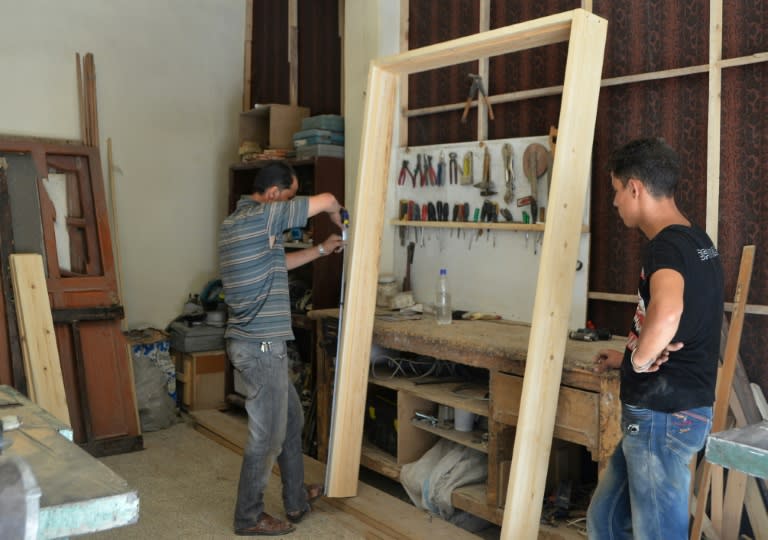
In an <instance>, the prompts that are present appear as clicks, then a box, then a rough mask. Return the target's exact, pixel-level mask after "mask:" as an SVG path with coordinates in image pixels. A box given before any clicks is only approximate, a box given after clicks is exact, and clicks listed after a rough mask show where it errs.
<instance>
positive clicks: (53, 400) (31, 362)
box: [10, 253, 71, 425]
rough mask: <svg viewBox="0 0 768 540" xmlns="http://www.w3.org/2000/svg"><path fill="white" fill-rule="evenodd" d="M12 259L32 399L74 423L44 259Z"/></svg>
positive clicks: (29, 256) (21, 256) (16, 256)
mask: <svg viewBox="0 0 768 540" xmlns="http://www.w3.org/2000/svg"><path fill="white" fill-rule="evenodd" d="M10 258H11V277H12V279H13V294H14V296H15V298H16V318H17V319H18V321H19V335H20V338H21V350H22V353H23V355H24V369H25V371H26V372H27V373H26V374H27V382H28V390H29V398H30V399H31V400H32V401H34V402H35V403H37V404H38V405H39V406H40V407H42V408H43V409H45V410H46V411H48V412H49V413H51V414H52V415H53V416H55V417H56V418H58V419H59V420H61V421H62V422H64V423H65V424H67V425H71V422H70V419H69V408H68V407H67V398H66V395H65V394H64V379H63V378H62V374H61V364H60V363H59V350H58V349H57V348H56V334H55V332H54V328H53V316H52V315H51V304H50V302H49V301H48V286H47V285H46V282H45V272H44V271H43V258H42V256H40V255H38V254H37V253H24V254H14V255H11V257H10Z"/></svg>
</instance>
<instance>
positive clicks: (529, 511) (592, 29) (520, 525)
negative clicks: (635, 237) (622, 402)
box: [501, 10, 608, 540]
mask: <svg viewBox="0 0 768 540" xmlns="http://www.w3.org/2000/svg"><path fill="white" fill-rule="evenodd" d="M607 26H608V25H607V21H605V20H604V19H601V18H600V17H597V16H595V15H592V14H591V13H589V12H586V11H584V10H577V11H576V12H575V13H574V17H573V24H572V26H571V34H570V40H569V46H568V57H567V61H566V70H565V84H564V86H565V89H564V91H563V99H562V105H561V110H560V119H559V122H558V130H559V131H558V137H557V149H558V151H557V153H556V154H555V157H554V164H553V173H552V190H551V193H550V195H551V198H550V201H549V208H550V209H552V210H554V211H555V212H557V216H558V219H557V220H547V224H546V229H545V231H544V242H543V246H542V251H541V263H540V269H539V277H538V280H537V284H536V301H535V304H534V307H533V318H532V324H531V336H530V341H529V344H528V360H527V361H526V367H525V377H524V379H523V393H522V398H521V405H520V413H521V414H520V417H519V421H518V424H517V433H516V436H515V446H514V450H513V453H512V468H511V470H510V482H509V489H508V490H507V503H506V507H505V512H504V524H503V526H502V534H501V538H503V539H505V540H511V539H513V538H515V539H520V538H523V539H525V538H536V534H537V531H538V528H539V518H540V516H541V509H542V501H543V499H544V486H545V481H546V475H547V465H548V463H549V452H550V448H551V443H552V435H553V432H554V427H555V414H556V410H557V396H558V393H559V389H560V379H561V374H562V369H563V357H564V354H565V342H566V340H567V334H568V320H569V316H570V310H571V302H572V293H573V278H572V276H573V272H572V269H573V268H574V267H575V266H576V262H577V258H578V245H579V235H580V232H579V228H580V225H581V221H582V216H583V211H584V204H585V199H586V194H587V189H588V186H589V180H590V173H591V154H592V152H591V150H592V140H593V138H594V127H595V121H596V116H597V102H598V95H599V91H600V74H601V72H602V66H603V52H604V49H605V38H606V31H607ZM566 171H567V172H566ZM566 276H568V277H566Z"/></svg>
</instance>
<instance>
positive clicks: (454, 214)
mask: <svg viewBox="0 0 768 540" xmlns="http://www.w3.org/2000/svg"><path fill="white" fill-rule="evenodd" d="M459 208H461V205H460V204H458V203H456V204H454V205H453V212H451V221H453V222H454V223H455V222H457V221H459ZM450 236H451V237H453V229H451V234H450ZM458 236H459V231H458V230H457V231H456V237H457V238H458Z"/></svg>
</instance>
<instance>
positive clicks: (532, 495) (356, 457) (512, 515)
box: [326, 9, 607, 538]
mask: <svg viewBox="0 0 768 540" xmlns="http://www.w3.org/2000/svg"><path fill="white" fill-rule="evenodd" d="M606 32H607V21H606V20H605V19H602V18H600V17H597V16H595V15H593V14H592V13H590V12H588V11H586V10H583V9H576V10H573V11H569V12H565V13H559V14H556V15H551V16H548V17H543V18H540V19H536V20H532V21H527V22H524V23H520V24H514V25H511V26H507V27H504V28H498V29H494V30H490V31H487V32H481V33H478V34H475V35H473V36H467V37H462V38H459V39H455V40H452V41H447V42H444V43H439V44H436V45H430V46H427V47H423V48H420V49H415V50H412V51H408V52H405V53H402V54H399V55H395V56H392V57H388V58H382V59H379V60H374V61H372V62H371V66H370V71H369V75H368V86H367V100H366V106H365V118H364V124H363V137H362V150H361V156H360V162H359V168H358V178H357V182H358V189H357V194H356V201H355V206H354V208H355V209H356V212H355V214H356V215H355V216H354V218H353V220H352V233H351V246H350V247H351V249H350V255H349V256H350V262H349V269H348V272H347V274H348V289H347V291H348V293H349V294H348V295H347V300H346V302H345V306H344V312H343V316H342V324H341V328H340V336H339V339H340V340H341V341H340V348H339V350H340V354H339V358H338V359H337V371H336V386H335V388H336V391H335V393H334V409H333V418H332V424H331V437H330V441H331V444H330V455H329V461H328V468H327V476H326V492H327V493H328V495H329V496H331V497H349V496H354V495H355V494H356V493H357V480H358V472H359V465H360V453H361V449H362V432H363V412H364V409H365V393H366V387H367V377H368V363H369V362H368V359H369V356H370V347H371V341H372V334H373V318H374V310H375V301H376V284H377V277H378V271H379V259H380V255H381V242H380V240H381V232H382V229H383V226H384V208H385V206H386V205H385V202H386V193H387V189H386V188H387V181H388V179H389V178H391V177H392V175H391V174H390V170H389V165H390V161H391V160H390V154H391V149H392V133H393V123H394V119H395V118H396V117H397V116H398V114H399V113H398V111H396V107H395V103H396V97H397V91H398V89H399V88H400V87H401V78H402V77H403V76H405V75H407V74H409V73H416V72H420V71H426V70H429V69H436V68H440V67H445V66H448V65H453V64H457V63H462V62H467V61H471V60H475V59H478V58H482V57H487V56H496V55H501V54H506V53H511V52H515V51H520V50H525V49H530V48H534V47H541V46H544V45H549V44H552V43H559V42H563V41H568V42H569V47H568V58H567V63H566V70H565V80H564V85H563V98H562V105H561V109H560V118H559V122H558V126H559V128H560V131H559V135H558V150H559V151H558V152H557V155H556V156H555V161H554V168H553V175H552V199H551V201H550V206H551V207H552V208H556V209H557V213H556V215H557V219H554V220H547V224H546V226H545V231H544V242H543V247H542V253H541V265H540V270H539V276H538V282H537V288H536V300H535V304H534V308H533V320H532V325H531V337H530V341H529V346H528V361H527V362H526V372H525V379H524V383H523V393H522V401H521V405H522V406H521V414H520V419H519V423H518V429H517V435H516V444H515V449H514V453H513V458H512V468H511V470H510V476H511V477H513V478H514V481H511V482H509V490H508V494H507V505H506V508H507V510H509V509H515V511H514V512H511V511H505V515H504V527H503V529H502V536H503V537H504V538H513V537H514V538H535V537H536V535H537V533H538V523H539V515H540V513H541V507H542V500H543V490H544V483H545V479H546V470H547V462H548V459H549V451H550V447H551V441H552V434H553V431H554V420H555V410H556V406H557V396H558V391H559V387H560V377H561V373H562V364H563V356H564V351H565V341H566V335H567V331H568V328H567V326H568V317H569V313H570V307H571V301H572V298H571V296H572V289H573V279H572V276H573V268H575V267H576V260H577V256H578V245H579V236H580V234H581V220H582V216H583V210H584V205H585V199H586V194H587V187H588V185H589V178H590V163H591V153H592V141H593V138H594V127H595V122H596V116H597V101H598V96H599V91H600V75H601V72H602V64H603V54H604V49H605V39H606ZM566 174H567V181H565V176H566ZM544 447H546V448H544Z"/></svg>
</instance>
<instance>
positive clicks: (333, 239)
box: [320, 234, 345, 254]
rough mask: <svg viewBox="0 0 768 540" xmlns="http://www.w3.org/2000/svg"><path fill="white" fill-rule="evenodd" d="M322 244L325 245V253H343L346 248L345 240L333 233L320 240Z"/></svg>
mask: <svg viewBox="0 0 768 540" xmlns="http://www.w3.org/2000/svg"><path fill="white" fill-rule="evenodd" d="M320 245H322V246H323V251H324V252H325V253H329V254H330V253H341V252H342V251H343V250H344V245H345V242H344V241H343V240H342V239H341V236H339V235H338V234H332V235H330V236H329V237H328V238H326V239H325V240H324V241H322V242H320Z"/></svg>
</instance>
